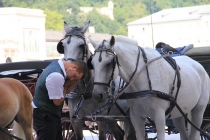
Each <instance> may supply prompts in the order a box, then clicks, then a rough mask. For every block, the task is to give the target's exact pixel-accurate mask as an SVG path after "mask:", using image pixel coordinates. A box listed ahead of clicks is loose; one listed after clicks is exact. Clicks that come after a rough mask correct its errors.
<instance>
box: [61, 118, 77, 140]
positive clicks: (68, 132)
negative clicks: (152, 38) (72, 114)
mask: <svg viewBox="0 0 210 140" xmlns="http://www.w3.org/2000/svg"><path fill="white" fill-rule="evenodd" d="M61 123H62V136H63V140H74V139H75V137H74V130H73V127H72V125H71V121H70V118H68V117H62V118H61Z"/></svg>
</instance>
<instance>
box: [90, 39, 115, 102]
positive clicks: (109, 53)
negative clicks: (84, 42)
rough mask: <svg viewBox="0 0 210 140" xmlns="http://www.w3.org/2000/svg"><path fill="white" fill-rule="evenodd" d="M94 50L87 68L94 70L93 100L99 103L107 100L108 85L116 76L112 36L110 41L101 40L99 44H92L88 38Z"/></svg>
mask: <svg viewBox="0 0 210 140" xmlns="http://www.w3.org/2000/svg"><path fill="white" fill-rule="evenodd" d="M89 40H90V43H91V44H92V45H93V47H94V48H95V53H94V54H93V55H92V58H91V60H89V62H88V67H90V68H93V69H94V89H93V99H94V100H95V101H97V102H99V103H101V102H103V101H104V100H105V99H107V98H108V95H109V94H110V84H111V81H112V80H114V79H115V78H116V77H117V76H118V68H117V64H118V60H117V57H116V55H115V53H114V51H113V46H114V44H115V39H114V37H113V36H112V38H111V40H110V41H106V40H103V42H101V43H96V42H94V41H93V40H92V39H91V38H89Z"/></svg>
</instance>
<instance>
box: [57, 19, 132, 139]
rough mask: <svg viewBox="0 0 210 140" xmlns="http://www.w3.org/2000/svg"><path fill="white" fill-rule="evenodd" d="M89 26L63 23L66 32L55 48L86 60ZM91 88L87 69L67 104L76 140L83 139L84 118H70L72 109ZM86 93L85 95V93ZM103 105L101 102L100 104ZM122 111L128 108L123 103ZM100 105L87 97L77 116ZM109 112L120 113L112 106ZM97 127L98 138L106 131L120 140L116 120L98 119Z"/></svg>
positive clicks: (71, 56) (90, 77)
mask: <svg viewBox="0 0 210 140" xmlns="http://www.w3.org/2000/svg"><path fill="white" fill-rule="evenodd" d="M88 27H89V23H87V24H86V25H85V26H84V27H71V28H70V27H69V26H68V24H67V23H64V29H65V32H66V35H65V38H64V39H63V40H62V42H60V43H58V46H57V50H58V52H59V53H64V58H65V59H68V58H71V59H75V60H81V61H84V62H87V59H88V58H89V57H90V50H89V48H88V45H87V44H86V38H85V35H84V34H85V32H86V30H87V29H88ZM92 89H93V75H92V72H91V71H90V70H89V71H88V74H87V76H86V77H85V78H84V80H81V81H80V82H79V84H78V86H77V90H76V91H75V92H76V93H77V95H72V96H71V97H72V98H69V99H68V106H69V114H70V120H71V123H72V126H73V128H74V132H75V137H76V139H77V140H82V139H83V133H82V132H83V124H84V120H83V119H79V120H76V119H75V118H72V117H73V115H74V109H75V107H76V105H77V104H78V102H79V101H80V97H81V95H82V94H84V93H86V92H90V93H89V95H91V94H92ZM87 94H88V93H86V94H85V95H87ZM85 95H84V96H85ZM101 105H103V104H101ZM120 105H121V107H122V108H123V109H124V111H126V110H128V106H125V105H124V104H122V103H121V104H120ZM99 107H100V104H98V103H97V102H94V101H93V99H92V98H87V99H85V100H84V102H83V104H82V106H81V108H80V110H79V112H78V116H79V117H85V116H86V115H91V112H93V111H95V110H96V109H97V108H99ZM109 114H115V115H117V114H118V115H119V114H120V115H121V113H120V111H119V110H118V109H116V107H114V108H112V109H111V110H110V112H109ZM97 124H98V127H99V139H100V140H103V139H106V138H105V137H106V134H107V131H109V132H111V133H113V134H114V136H115V139H116V140H122V138H123V131H122V130H121V128H119V126H118V124H117V122H106V121H101V122H100V121H99V122H97Z"/></svg>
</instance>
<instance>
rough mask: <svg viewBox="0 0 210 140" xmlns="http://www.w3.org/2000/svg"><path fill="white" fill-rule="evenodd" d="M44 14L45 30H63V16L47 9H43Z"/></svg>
mask: <svg viewBox="0 0 210 140" xmlns="http://www.w3.org/2000/svg"><path fill="white" fill-rule="evenodd" d="M44 13H45V14H46V15H47V16H46V23H45V26H46V29H51V30H63V16H62V15H61V14H59V13H58V12H57V11H51V10H49V9H45V10H44Z"/></svg>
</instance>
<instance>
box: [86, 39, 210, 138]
mask: <svg viewBox="0 0 210 140" xmlns="http://www.w3.org/2000/svg"><path fill="white" fill-rule="evenodd" d="M90 41H91V43H92V45H93V46H94V48H95V53H94V55H93V56H92V62H91V64H92V65H93V67H94V72H95V79H94V82H104V83H106V82H107V81H108V80H109V78H110V77H111V74H112V72H113V63H115V64H116V63H118V66H116V67H115V70H116V69H118V70H117V71H119V75H120V77H121V78H122V79H123V80H124V81H126V82H128V83H129V82H131V83H132V84H130V86H129V88H127V89H126V93H125V95H126V97H127V98H128V104H129V106H130V117H131V121H132V124H133V125H134V128H135V131H136V136H137V139H138V140H143V139H144V136H145V126H144V122H145V119H146V118H147V117H148V116H149V117H151V119H152V120H154V122H155V125H156V129H157V139H158V140H164V139H165V120H166V118H168V117H169V115H171V116H170V118H171V119H173V122H174V124H175V127H176V128H177V129H178V131H179V132H180V137H181V140H199V139H200V138H199V136H200V135H199V132H198V131H197V130H196V129H194V127H191V131H190V134H189V136H188V134H187V132H186V128H185V121H184V117H183V116H182V115H181V114H180V112H179V111H178V109H177V108H176V107H174V108H172V111H171V112H170V111H169V114H168V115H166V116H165V113H166V111H167V110H168V108H169V106H170V102H169V101H168V100H164V99H161V98H159V97H161V96H162V97H169V96H167V95H169V94H172V96H173V97H174V98H176V102H177V104H178V105H179V106H180V107H181V109H182V111H183V112H184V113H191V117H192V118H191V120H192V122H193V123H194V124H195V125H196V126H198V127H200V126H201V123H202V120H203V113H204V111H205V108H206V105H207V103H208V100H209V93H210V81H209V76H208V74H207V73H206V71H205V70H204V68H203V67H202V65H200V64H199V63H198V62H196V61H194V60H193V59H191V58H189V57H188V56H178V57H174V60H175V62H174V61H173V64H175V66H176V70H174V68H173V67H172V66H171V65H170V64H169V63H168V62H167V61H166V60H165V59H163V57H161V56H160V53H159V52H157V51H156V50H155V49H152V48H140V47H139V46H136V45H132V44H129V43H124V42H115V38H114V37H113V36H112V37H111V39H110V40H109V41H106V40H104V41H103V42H101V43H96V42H94V41H93V40H91V39H90ZM99 58H100V61H99ZM178 73H179V74H180V75H178ZM131 77H133V78H134V79H132V78H131ZM148 81H149V82H148ZM177 84H180V86H178V85H177ZM172 86H175V87H174V89H172ZM134 92H135V95H136V97H133V95H134ZM176 93H178V94H176ZM127 94H129V95H127ZM137 95H138V96H139V97H138V96H137ZM160 95H161V96H160ZM122 96H123V95H122ZM129 96H131V98H129ZM140 96H141V97H140ZM175 96H176V97H175ZM107 97H108V96H107V93H106V89H105V88H102V87H100V86H99V85H94V90H93V98H94V99H95V100H97V101H99V102H101V101H103V100H105V99H106V98H107Z"/></svg>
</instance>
